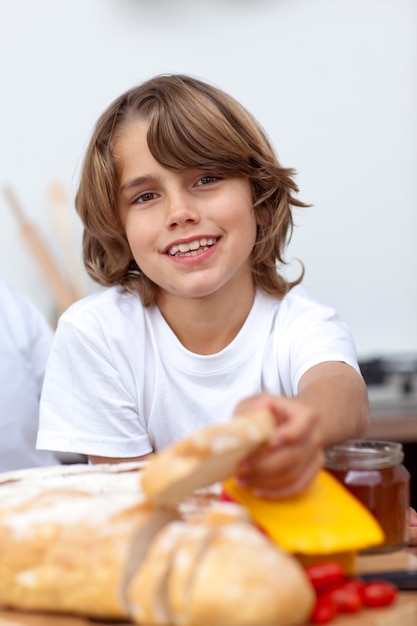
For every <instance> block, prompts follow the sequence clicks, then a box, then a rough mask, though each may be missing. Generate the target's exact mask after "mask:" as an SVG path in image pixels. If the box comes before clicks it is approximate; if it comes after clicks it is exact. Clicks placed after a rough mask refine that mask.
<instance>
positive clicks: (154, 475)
mask: <svg viewBox="0 0 417 626" xmlns="http://www.w3.org/2000/svg"><path fill="white" fill-rule="evenodd" d="M273 428H274V418H273V416H272V414H271V412H270V411H269V410H266V409H265V410H262V411H257V412H254V413H245V414H242V415H239V416H236V417H235V418H234V419H232V420H231V421H229V422H226V423H224V424H213V425H210V426H207V427H205V428H203V429H201V430H199V431H197V432H195V433H193V434H191V435H190V436H188V437H187V438H186V439H182V440H181V441H178V442H177V443H175V444H174V445H173V446H171V447H170V448H167V449H165V450H162V451H161V452H159V453H158V454H157V455H155V457H154V458H153V459H152V461H151V462H150V463H148V464H147V465H146V467H145V468H144V470H143V472H142V476H141V481H142V489H143V490H144V492H145V493H146V495H147V496H148V498H149V499H150V500H151V501H152V502H153V503H154V505H155V506H159V507H165V508H176V507H177V506H178V505H179V504H180V503H181V502H182V501H183V500H184V498H185V497H186V496H188V495H189V494H191V493H192V492H193V491H194V490H195V489H199V488H202V487H206V486H208V485H212V484H213V483H216V482H218V481H222V480H225V479H226V478H230V477H231V476H233V475H234V474H235V472H236V469H237V467H238V465H239V463H240V461H242V459H244V458H245V457H246V456H248V455H249V454H250V453H251V452H252V451H253V450H255V448H257V447H258V446H260V445H261V444H262V443H263V442H265V441H266V440H267V439H268V438H269V437H270V436H271V434H272V431H273Z"/></svg>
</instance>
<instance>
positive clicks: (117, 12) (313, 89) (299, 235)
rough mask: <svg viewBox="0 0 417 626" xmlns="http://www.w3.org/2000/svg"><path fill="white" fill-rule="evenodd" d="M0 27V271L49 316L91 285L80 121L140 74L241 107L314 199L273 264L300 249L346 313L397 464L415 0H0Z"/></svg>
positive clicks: (409, 431) (411, 246) (84, 127)
mask: <svg viewBox="0 0 417 626" xmlns="http://www.w3.org/2000/svg"><path fill="white" fill-rule="evenodd" d="M0 32H1V37H0V59H1V61H0V64H1V83H2V84H1V99H0V111H1V114H0V182H1V185H2V192H3V193H2V194H1V195H0V215H1V229H0V273H2V274H4V275H5V276H6V277H7V278H9V279H10V280H11V281H12V282H13V283H15V284H16V285H17V286H18V287H20V288H22V289H23V290H24V291H25V292H26V293H27V294H28V295H29V296H30V297H31V298H32V299H33V300H34V301H35V302H36V304H38V305H39V306H40V307H41V309H42V310H43V311H44V312H45V314H46V315H47V317H48V318H49V319H50V321H51V324H53V325H54V324H55V323H56V320H57V317H58V316H59V313H60V312H61V310H62V309H64V308H65V307H66V306H67V303H68V302H70V301H72V300H73V299H76V298H78V297H80V296H82V295H84V294H86V293H89V292H90V291H92V290H93V289H96V287H94V285H92V284H91V282H90V281H89V280H87V278H86V276H85V274H84V272H83V270H82V267H81V260H80V249H81V228H80V223H79V221H78V218H77V217H76V214H75V211H74V208H73V201H74V195H75V192H76V188H77V182H78V173H79V169H80V164H81V161H82V158H83V154H84V150H85V147H86V144H87V141H88V139H89V137H90V134H91V131H92V128H93V125H94V123H95V121H96V119H97V118H98V116H99V115H100V113H101V112H102V111H103V109H104V108H105V107H106V106H107V105H108V104H109V103H110V102H111V101H112V100H113V99H114V98H115V97H116V96H118V95H119V94H120V93H121V92H122V91H124V90H125V89H127V88H129V87H131V86H133V85H135V84H137V83H139V82H141V81H143V80H145V79H147V78H149V77H151V76H153V75H154V74H159V73H166V72H169V73H171V72H181V73H188V74H192V75H194V76H197V77H200V78H203V79H206V80H208V81H210V82H212V83H214V84H216V85H218V86H219V87H221V88H223V89H225V90H226V91H228V92H229V93H231V94H232V95H233V96H235V97H236V98H237V99H238V100H240V101H241V102H242V103H243V104H244V105H245V106H246V107H247V108H248V109H249V110H250V111H252V112H253V113H254V114H255V116H256V117H257V118H258V119H259V120H260V122H261V123H262V125H263V126H264V128H265V129H266V131H267V133H268V134H269V136H270V138H271V140H272V142H273V144H274V146H275V147H276V150H277V153H278V155H279V157H280V159H281V161H282V163H283V164H284V165H286V166H293V167H295V168H296V170H297V172H298V176H297V182H298V184H299V187H300V198H301V199H302V200H304V201H305V202H309V203H312V205H313V206H312V208H309V209H306V210H302V211H301V210H300V211H298V212H297V213H296V216H295V217H296V224H297V227H296V229H295V232H294V236H293V240H292V243H291V246H290V249H289V254H288V260H289V261H290V265H289V269H288V272H289V274H290V275H291V272H297V271H298V265H297V262H296V259H297V258H300V259H301V260H302V261H303V262H304V263H305V266H306V276H305V284H306V286H307V287H308V288H309V289H310V290H311V291H312V292H313V293H314V295H315V296H316V297H317V298H318V299H320V300H322V301H323V302H325V303H328V304H330V305H333V306H335V307H336V308H337V309H338V310H339V312H340V313H341V315H342V317H343V318H344V319H345V321H346V322H347V323H348V325H349V327H350V329H351V331H352V332H353V334H354V337H355V341H356V345H357V350H358V355H359V358H360V361H361V365H362V369H363V372H364V375H365V377H366V379H367V382H368V386H369V390H370V399H371V406H372V413H373V422H374V425H373V429H374V430H372V431H371V432H370V436H371V435H375V436H379V437H384V436H385V437H387V438H396V439H398V440H401V441H403V442H404V445H405V448H406V456H407V463H408V465H409V466H410V467H411V464H412V462H413V460H414V459H415V458H416V457H417V452H416V451H415V441H417V184H416V182H417V176H416V174H417V114H416V112H417V80H416V77H417V3H416V2H415V0H210V2H203V1H202V0H60V1H59V2H57V1H56V0H0ZM34 229H35V230H34ZM39 237H40V238H41V240H42V241H41V242H40V243H39V240H38V239H39ZM45 251H46V252H45ZM42 255H43V256H42ZM42 264H43V265H42ZM48 267H49V271H48ZM384 428H385V430H384ZM378 429H379V430H378ZM413 472H416V470H415V469H413ZM416 476H417V474H416ZM416 481H417V477H416ZM414 497H415V496H414Z"/></svg>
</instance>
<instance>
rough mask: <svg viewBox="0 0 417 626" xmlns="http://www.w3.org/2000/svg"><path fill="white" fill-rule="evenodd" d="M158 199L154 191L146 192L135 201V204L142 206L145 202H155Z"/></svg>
mask: <svg viewBox="0 0 417 626" xmlns="http://www.w3.org/2000/svg"><path fill="white" fill-rule="evenodd" d="M156 197H157V195H156V193H153V192H152V191H146V192H145V193H141V194H139V195H138V196H136V197H135V198H134V199H133V202H134V203H135V204H136V203H137V204H141V203H144V202H149V201H150V200H154V199H155V198H156Z"/></svg>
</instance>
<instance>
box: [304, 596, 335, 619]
mask: <svg viewBox="0 0 417 626" xmlns="http://www.w3.org/2000/svg"><path fill="white" fill-rule="evenodd" d="M337 615H338V608H337V605H336V603H335V602H334V601H333V600H332V598H331V597H330V596H329V595H327V594H323V595H320V596H318V597H317V599H316V604H315V607H314V609H313V613H312V615H311V617H310V621H311V623H312V624H328V623H329V622H331V621H332V620H334V618H335V617H337Z"/></svg>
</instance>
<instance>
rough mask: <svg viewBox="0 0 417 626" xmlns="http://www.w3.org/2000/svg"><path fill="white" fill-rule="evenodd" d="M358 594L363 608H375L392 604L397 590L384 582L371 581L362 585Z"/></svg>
mask: <svg viewBox="0 0 417 626" xmlns="http://www.w3.org/2000/svg"><path fill="white" fill-rule="evenodd" d="M360 594H361V599H362V603H363V605H364V606H367V607H369V608H375V607H379V606H388V605H389V604H391V603H392V602H394V600H395V598H396V597H397V594H398V589H397V587H396V586H395V585H392V584H391V583H389V582H386V581H385V580H371V581H369V582H368V583H365V584H364V585H363V587H362V589H361V591H360Z"/></svg>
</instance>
